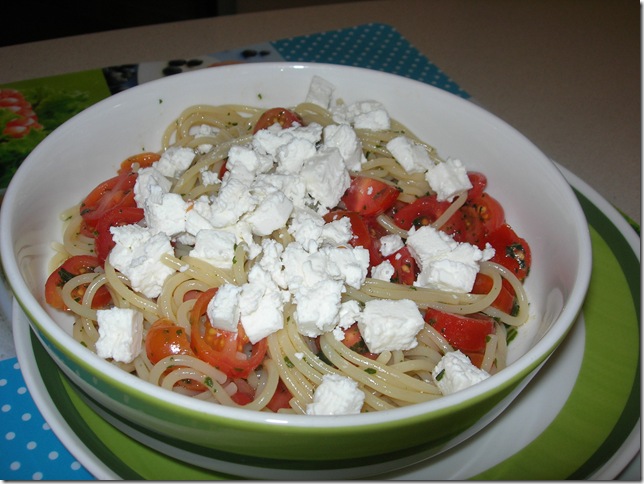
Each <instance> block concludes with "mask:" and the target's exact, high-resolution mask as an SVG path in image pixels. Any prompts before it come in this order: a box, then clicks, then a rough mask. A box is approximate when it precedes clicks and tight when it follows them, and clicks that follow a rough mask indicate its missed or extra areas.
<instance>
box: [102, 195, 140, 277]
mask: <svg viewBox="0 0 644 484" xmlns="http://www.w3.org/2000/svg"><path fill="white" fill-rule="evenodd" d="M143 216H144V212H143V209H142V208H137V207H117V208H113V209H112V210H110V211H109V212H107V213H106V214H105V215H104V216H103V217H102V218H101V219H100V220H99V221H98V224H97V226H96V243H95V249H96V256H97V257H98V260H99V262H100V263H101V265H104V264H105V260H106V259H107V256H108V255H109V254H110V251H111V250H112V248H113V247H114V245H115V243H114V240H113V239H112V233H111V232H110V228H111V227H117V226H121V225H130V224H135V223H137V222H140V221H141V220H143Z"/></svg>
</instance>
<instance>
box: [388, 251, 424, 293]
mask: <svg viewBox="0 0 644 484" xmlns="http://www.w3.org/2000/svg"><path fill="white" fill-rule="evenodd" d="M385 259H386V260H388V261H389V262H390V263H391V265H392V266H394V271H395V272H394V275H393V276H391V282H398V283H400V284H405V285H407V286H411V285H413V284H414V281H415V280H416V276H417V275H418V265H417V264H416V259H414V257H413V256H412V255H411V253H410V252H409V249H408V248H407V246H405V247H403V248H402V249H400V250H398V251H396V252H394V253H393V254H391V255H389V256H387V257H385Z"/></svg>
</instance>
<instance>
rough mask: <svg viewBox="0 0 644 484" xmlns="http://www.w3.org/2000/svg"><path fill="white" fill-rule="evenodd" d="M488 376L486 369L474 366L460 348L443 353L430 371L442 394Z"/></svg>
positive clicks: (477, 381)
mask: <svg viewBox="0 0 644 484" xmlns="http://www.w3.org/2000/svg"><path fill="white" fill-rule="evenodd" d="M489 376H490V374H489V373H488V372H487V371H485V370H481V369H480V368H478V367H476V366H474V365H473V364H472V362H471V361H470V359H469V358H468V357H467V356H466V355H465V354H463V353H462V352H461V351H460V350H457V351H450V352H448V353H445V355H444V356H443V357H442V358H441V360H440V361H439V362H438V364H437V365H436V367H435V368H434V370H433V371H432V378H433V379H434V382H435V383H436V386H437V387H438V388H439V389H440V391H441V393H442V394H443V395H450V394H452V393H455V392H458V391H460V390H464V389H465V388H468V387H470V386H472V385H474V384H475V383H479V382H481V381H483V380H485V379H486V378H489Z"/></svg>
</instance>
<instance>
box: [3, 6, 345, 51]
mask: <svg viewBox="0 0 644 484" xmlns="http://www.w3.org/2000/svg"><path fill="white" fill-rule="evenodd" d="M347 1H352V0H172V1H170V0H155V1H150V0H130V1H125V0H109V1H103V0H84V1H79V0H62V1H56V0H9V2H5V3H4V4H3V8H2V13H1V14H0V19H2V22H0V47H3V46H7V45H13V44H22V43H25V42H34V41H39V40H47V39H53V38H57V37H67V36H70V35H80V34H88V33H93V32H102V31H106V30H114V29H122V28H129V27H139V26H142V25H152V24H160V23H166V22H176V21H181V20H191V19H197V18H205V17H216V16H222V15H233V14H237V13H249V12H257V11H261V10H275V9H281V8H292V7H305V6H311V5H322V4H332V3H342V2H347Z"/></svg>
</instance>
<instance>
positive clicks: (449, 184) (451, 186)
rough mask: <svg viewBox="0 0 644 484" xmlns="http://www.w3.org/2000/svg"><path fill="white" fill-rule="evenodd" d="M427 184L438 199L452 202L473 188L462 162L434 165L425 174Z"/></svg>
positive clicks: (452, 161)
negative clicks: (457, 196)
mask: <svg viewBox="0 0 644 484" xmlns="http://www.w3.org/2000/svg"><path fill="white" fill-rule="evenodd" d="M425 178H426V179H427V183H429V186H430V187H432V190H434V191H435V192H436V199H437V200H438V201H439V202H441V201H444V200H447V201H449V202H451V201H452V200H454V197H456V195H458V194H460V193H462V192H464V191H465V190H469V189H470V188H472V183H471V182H470V179H469V177H468V176H467V170H466V169H465V166H463V163H462V162H461V161H460V160H454V159H449V160H447V161H446V162H444V163H438V164H436V165H433V166H432V167H430V168H429V169H428V170H427V173H425Z"/></svg>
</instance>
